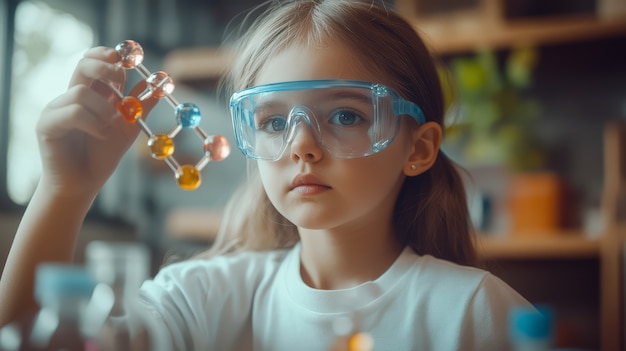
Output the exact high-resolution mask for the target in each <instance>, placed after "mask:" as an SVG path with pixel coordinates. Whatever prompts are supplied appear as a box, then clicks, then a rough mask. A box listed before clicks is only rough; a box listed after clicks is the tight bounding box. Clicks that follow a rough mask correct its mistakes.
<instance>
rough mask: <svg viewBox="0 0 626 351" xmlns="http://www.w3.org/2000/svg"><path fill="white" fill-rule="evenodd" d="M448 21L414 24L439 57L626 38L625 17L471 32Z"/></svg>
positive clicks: (549, 20)
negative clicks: (529, 46)
mask: <svg viewBox="0 0 626 351" xmlns="http://www.w3.org/2000/svg"><path fill="white" fill-rule="evenodd" d="M446 22H447V21H444V20H440V21H435V20H431V21H426V22H419V23H417V22H415V21H413V23H415V24H414V27H415V29H416V30H417V31H418V32H420V33H422V35H423V36H424V38H425V40H426V42H427V44H428V45H429V46H430V47H431V48H432V50H433V51H434V52H435V53H436V54H439V55H447V54H455V53H463V52H470V51H475V50H477V49H479V48H483V47H488V48H491V49H505V48H511V47H514V46H518V45H537V46H539V45H547V44H560V43H568V42H576V41H584V40H594V39H602V38H609V37H616V36H624V37H626V16H616V17H614V18H606V19H602V18H599V17H597V16H594V15H584V16H564V17H556V18H555V17H545V18H540V19H528V20H515V21H507V22H502V23H501V24H498V25H484V26H481V25H477V26H470V27H469V28H463V29H461V28H459V27H454V26H449V25H447V23H446Z"/></svg>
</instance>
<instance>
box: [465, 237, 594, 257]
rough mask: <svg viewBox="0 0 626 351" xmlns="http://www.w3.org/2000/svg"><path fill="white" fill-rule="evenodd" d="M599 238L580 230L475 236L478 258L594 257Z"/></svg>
mask: <svg viewBox="0 0 626 351" xmlns="http://www.w3.org/2000/svg"><path fill="white" fill-rule="evenodd" d="M600 245H601V242H600V238H599V236H595V237H593V238H590V237H586V236H584V235H583V233H580V232H562V233H545V234H528V235H518V236H515V235H506V236H505V235H488V234H480V235H478V240H477V245H476V248H477V251H478V256H479V257H480V258H481V259H541V258H545V259H567V258H597V257H599V256H600Z"/></svg>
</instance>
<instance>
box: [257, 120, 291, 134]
mask: <svg viewBox="0 0 626 351" xmlns="http://www.w3.org/2000/svg"><path fill="white" fill-rule="evenodd" d="M286 125H287V118H285V117H283V116H271V117H267V118H265V119H263V121H262V122H261V123H260V124H259V127H258V129H259V130H261V131H264V132H268V133H279V132H282V131H283V130H285V126H286Z"/></svg>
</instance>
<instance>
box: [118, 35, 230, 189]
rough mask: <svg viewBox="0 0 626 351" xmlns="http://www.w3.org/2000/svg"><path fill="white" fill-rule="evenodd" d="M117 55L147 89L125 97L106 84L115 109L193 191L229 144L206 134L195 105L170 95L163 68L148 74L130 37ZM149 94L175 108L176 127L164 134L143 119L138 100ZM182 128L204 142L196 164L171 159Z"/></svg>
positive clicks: (224, 154)
mask: <svg viewBox="0 0 626 351" xmlns="http://www.w3.org/2000/svg"><path fill="white" fill-rule="evenodd" d="M115 50H116V51H117V54H118V57H119V59H118V62H117V64H119V65H120V66H121V67H123V68H125V69H135V70H136V71H137V72H139V74H141V76H142V77H143V78H144V79H145V81H146V84H147V87H146V90H145V91H143V92H142V93H140V94H139V95H138V96H137V97H134V96H124V94H123V93H122V92H120V91H119V89H118V88H117V87H115V86H114V85H113V84H111V83H109V84H108V85H109V86H110V87H111V88H113V91H114V92H115V93H116V94H117V95H118V96H119V97H120V99H121V100H120V102H118V103H117V110H118V111H119V112H120V113H121V115H122V116H123V117H124V119H125V120H126V121H128V122H129V123H137V124H138V125H139V127H140V128H141V130H142V131H143V133H145V134H146V135H147V136H148V138H149V139H148V147H149V149H150V152H151V155H152V157H153V158H155V159H157V160H163V161H165V163H166V164H167V165H168V166H169V168H170V169H171V170H172V171H173V172H174V175H175V176H176V180H177V182H178V186H180V187H181V188H182V189H185V190H194V189H196V188H198V187H199V186H200V183H201V177H200V171H202V169H203V168H204V167H205V166H206V165H207V164H208V163H209V162H210V161H221V160H223V159H225V158H226V157H228V154H229V153H230V145H229V143H228V139H226V138H225V137H223V136H221V135H211V136H210V135H207V134H206V133H205V132H204V131H203V130H202V129H201V128H200V126H199V125H200V120H201V119H202V115H201V113H200V109H199V108H198V106H197V105H196V104H193V103H189V102H185V103H182V104H179V103H178V102H177V101H176V99H174V97H173V96H172V95H171V94H172V92H173V91H174V81H173V79H172V78H171V77H170V76H169V74H167V73H166V72H163V71H158V72H154V73H150V71H148V69H146V67H145V66H144V65H142V63H141V62H142V61H143V57H144V53H143V48H142V47H141V45H139V44H138V43H137V42H135V41H133V40H125V41H123V42H121V43H119V44H117V45H116V46H115ZM149 97H156V98H158V99H162V98H165V100H166V101H167V102H168V103H169V104H170V105H171V106H172V107H173V108H174V111H175V114H176V122H177V124H176V126H175V127H174V128H173V129H172V130H170V131H169V132H168V133H167V134H155V133H153V132H152V131H151V130H150V128H149V127H148V125H147V124H146V122H145V121H144V120H143V119H142V112H143V111H142V106H141V102H142V101H144V100H146V99H147V98H149ZM183 128H193V129H194V131H195V132H196V134H197V135H199V136H200V139H201V140H202V143H203V149H204V155H203V156H202V158H201V159H200V160H199V161H198V163H197V164H196V165H182V166H181V165H180V164H179V163H178V162H177V161H176V159H175V158H174V156H173V154H174V140H173V139H174V138H175V137H176V135H177V134H178V133H179V132H180V131H181V130H182V129H183Z"/></svg>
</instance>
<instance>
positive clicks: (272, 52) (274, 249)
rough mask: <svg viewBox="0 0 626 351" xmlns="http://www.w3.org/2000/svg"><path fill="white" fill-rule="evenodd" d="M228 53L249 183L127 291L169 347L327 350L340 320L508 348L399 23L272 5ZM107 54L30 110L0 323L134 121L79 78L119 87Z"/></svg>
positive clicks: (350, 10) (300, 0)
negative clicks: (24, 190) (216, 227)
mask: <svg viewBox="0 0 626 351" xmlns="http://www.w3.org/2000/svg"><path fill="white" fill-rule="evenodd" d="M237 54H238V55H237V60H236V62H235V63H234V65H233V67H232V70H231V72H230V77H229V78H230V83H231V84H232V88H233V89H234V91H236V92H235V93H234V94H233V96H232V98H231V103H230V106H231V112H232V118H233V126H234V129H235V135H236V142H237V146H238V147H239V149H240V150H241V151H242V152H243V153H244V154H245V155H246V156H247V157H248V158H250V159H252V160H254V161H253V162H252V165H253V167H252V168H251V174H250V178H249V180H248V182H247V184H246V185H245V187H244V188H243V189H241V190H240V191H239V192H238V193H237V194H235V196H234V197H233V200H232V201H231V203H230V204H229V206H228V207H227V211H226V214H225V218H224V223H225V224H224V225H223V227H222V228H221V231H220V236H219V239H218V241H217V242H216V244H215V245H214V247H213V248H212V249H211V250H210V251H209V252H208V255H207V256H208V257H207V258H205V259H199V258H198V259H193V260H187V261H184V262H179V263H175V264H172V265H169V266H167V267H165V268H163V269H162V270H161V271H160V272H159V273H158V274H157V276H156V277H155V278H154V280H151V281H148V282H146V283H145V284H144V285H143V287H142V289H141V292H140V293H141V302H142V306H144V307H145V308H146V309H147V310H148V311H149V312H150V313H151V316H152V317H153V318H154V319H155V320H156V321H157V322H158V323H159V325H160V326H161V328H162V330H163V332H164V333H168V334H169V335H170V336H171V339H172V342H173V347H174V348H175V349H178V350H219V351H222V350H272V351H278V350H329V349H331V347H333V341H334V340H335V339H336V333H335V331H334V329H333V325H334V324H336V322H337V321H339V320H343V319H346V318H347V319H349V320H352V321H353V322H354V327H355V328H356V330H360V331H363V332H366V333H368V334H369V335H370V336H371V337H372V339H373V341H374V345H375V349H376V350H437V351H439V350H506V349H508V348H509V347H510V346H509V343H508V338H507V314H508V311H509V309H511V308H512V307H514V306H519V305H522V306H526V305H529V303H528V302H527V301H526V300H525V299H524V298H522V297H521V296H520V295H519V294H517V293H516V292H515V291H513V290H512V289H511V288H510V287H509V286H507V285H506V284H505V283H504V282H502V281H501V280H500V279H498V278H497V277H495V276H493V275H491V274H490V273H488V272H486V271H483V270H480V269H478V268H474V267H472V266H473V265H475V263H476V262H475V261H476V258H475V253H474V248H473V237H472V235H473V233H472V230H471V226H470V221H469V218H468V211H467V207H466V199H465V192H464V188H463V184H462V181H461V178H460V176H459V174H458V173H457V170H456V168H455V166H454V165H453V164H452V162H451V161H450V160H449V159H448V158H447V157H446V156H445V155H444V154H443V153H442V152H441V151H440V149H439V146H440V143H441V139H442V134H443V132H442V118H443V114H444V107H443V99H442V92H441V87H440V85H439V81H438V76H437V73H436V70H435V66H434V64H433V60H432V58H431V56H430V54H429V51H428V49H427V48H426V47H425V45H424V43H423V42H422V40H421V39H420V38H419V37H418V35H417V34H416V33H415V31H414V30H413V29H412V28H411V26H410V25H409V24H407V23H406V22H405V21H403V20H402V19H401V18H400V17H399V16H398V15H397V14H395V13H393V12H392V11H391V10H390V9H386V8H384V7H383V6H382V5H376V4H375V3H373V2H372V1H369V0H363V1H357V0H294V1H276V4H275V5H273V6H271V9H270V10H269V11H268V12H267V13H266V14H264V16H261V17H260V18H259V19H258V20H257V21H256V22H255V25H254V26H253V28H252V29H251V30H250V32H249V33H247V34H246V35H245V36H244V40H243V41H242V42H241V45H240V47H239V50H238V51H237ZM114 61H115V53H114V52H113V50H111V49H108V48H94V49H92V50H90V51H88V52H87V53H86V55H85V58H84V59H83V60H82V61H81V62H80V63H79V64H78V67H77V69H76V72H75V75H74V77H73V78H72V81H71V84H70V88H69V90H68V92H67V93H66V94H64V95H63V96H61V97H60V98H58V99H57V100H55V101H53V102H52V103H51V104H50V105H49V106H48V107H47V108H46V110H45V111H44V113H43V115H42V117H41V122H40V123H39V125H38V135H39V140H40V145H41V151H42V161H43V169H44V173H43V175H42V178H41V181H40V184H39V187H38V188H37V191H36V192H35V195H34V196H33V199H32V201H31V203H30V205H29V207H28V209H27V211H26V213H25V215H24V219H23V221H22V224H21V226H20V228H19V230H18V233H17V236H16V239H15V243H14V246H13V248H12V251H11V254H10V257H9V259H8V262H7V266H6V268H5V271H4V277H3V279H2V283H1V285H0V293H1V295H0V299H1V300H2V301H3V306H2V314H1V316H2V322H6V321H8V320H10V318H11V317H13V316H15V315H16V313H17V311H19V309H26V308H27V307H28V306H29V304H30V305H32V298H31V297H30V294H26V293H25V292H30V291H32V279H31V278H32V272H33V269H34V267H35V265H36V264H37V263H38V262H41V261H50V260H53V261H68V260H70V258H71V257H72V250H73V245H72V244H71V243H73V242H75V240H76V236H77V233H78V230H79V227H80V224H81V222H82V221H83V219H84V216H85V213H86V212H87V209H88V207H89V205H90V203H91V201H92V200H93V198H94V197H95V196H96V194H97V193H98V191H99V189H100V187H101V186H102V184H103V183H104V181H105V180H106V179H107V177H108V176H109V175H110V174H111V172H112V171H113V169H114V168H115V166H116V164H117V161H118V160H119V158H120V157H121V155H122V154H123V152H124V151H125V150H126V148H127V147H128V146H129V145H130V143H131V142H132V140H133V139H134V137H135V136H136V135H137V133H138V131H137V129H136V126H134V125H127V124H125V122H123V121H121V118H119V117H115V116H116V111H115V108H114V107H113V104H111V102H110V101H107V98H106V97H107V96H108V95H107V94H104V92H103V90H102V89H100V88H98V86H97V85H95V86H94V85H92V84H91V82H93V81H97V80H107V81H111V82H115V83H119V84H123V82H124V73H123V71H122V70H121V69H120V68H118V67H116V66H115V65H114V64H113V62H114ZM141 88H142V87H138V88H137V89H136V90H137V91H141V90H142V89H141ZM154 103H155V102H154V101H147V102H146V103H145V106H144V108H145V109H148V110H149V109H150V107H151V106H152V105H153V104H154Z"/></svg>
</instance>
